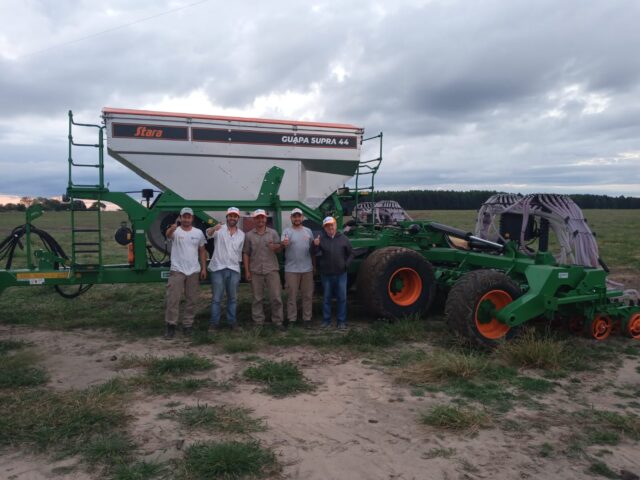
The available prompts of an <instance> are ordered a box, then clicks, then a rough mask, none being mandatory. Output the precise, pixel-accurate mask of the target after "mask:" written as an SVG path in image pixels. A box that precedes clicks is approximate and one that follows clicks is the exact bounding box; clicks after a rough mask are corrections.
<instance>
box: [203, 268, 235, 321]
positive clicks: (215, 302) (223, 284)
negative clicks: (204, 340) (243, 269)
mask: <svg viewBox="0 0 640 480" xmlns="http://www.w3.org/2000/svg"><path fill="white" fill-rule="evenodd" d="M239 283H240V272H236V271H235V270H231V269H229V268H225V269H222V270H217V271H215V272H211V292H212V293H213V297H212V299H211V320H210V322H209V323H210V324H211V325H213V326H217V325H219V324H220V314H221V312H222V309H221V307H220V304H221V303H222V294H223V293H224V292H227V323H228V324H229V325H235V324H236V305H237V303H238V302H237V298H238V284H239Z"/></svg>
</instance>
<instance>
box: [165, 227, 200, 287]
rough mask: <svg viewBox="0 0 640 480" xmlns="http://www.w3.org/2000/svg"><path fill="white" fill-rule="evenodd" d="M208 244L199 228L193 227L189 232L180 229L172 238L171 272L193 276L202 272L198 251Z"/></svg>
mask: <svg viewBox="0 0 640 480" xmlns="http://www.w3.org/2000/svg"><path fill="white" fill-rule="evenodd" d="M205 243H207V242H206V240H205V238H204V233H202V230H200V229H199V228H195V227H191V230H189V231H188V232H187V231H186V230H183V229H182V227H178V228H177V229H176V230H175V232H173V237H172V238H171V270H173V271H174V272H180V273H184V274H185V275H192V274H194V273H198V272H199V271H200V256H199V253H198V250H199V248H200V247H202V246H203V245H204V244H205Z"/></svg>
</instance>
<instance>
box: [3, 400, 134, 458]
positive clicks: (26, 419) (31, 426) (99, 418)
mask: <svg viewBox="0 0 640 480" xmlns="http://www.w3.org/2000/svg"><path fill="white" fill-rule="evenodd" d="M0 411H2V412H3V414H2V416H0V446H3V445H4V446H7V445H16V446H17V445H21V446H25V447H28V448H31V449H34V450H36V451H47V450H56V451H63V452H66V453H68V454H73V453H79V452H80V451H81V450H82V448H83V447H84V446H85V445H86V444H87V442H88V441H89V440H91V439H92V438H94V437H95V436H96V435H108V434H110V433H112V432H114V431H115V430H117V429H119V428H121V427H123V426H124V425H125V424H126V422H127V415H126V412H125V408H124V403H123V397H122V396H119V395H114V394H108V393H103V392H101V391H100V390H99V389H97V388H90V389H87V390H80V391H67V392H60V393H58V392H52V391H48V390H41V389H28V390H18V391H11V392H7V393H0Z"/></svg>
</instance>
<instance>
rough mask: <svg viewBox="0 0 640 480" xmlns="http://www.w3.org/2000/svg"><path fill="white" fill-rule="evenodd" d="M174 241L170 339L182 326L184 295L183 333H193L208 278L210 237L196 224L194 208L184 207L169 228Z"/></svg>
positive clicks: (166, 318)
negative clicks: (194, 319) (194, 224)
mask: <svg viewBox="0 0 640 480" xmlns="http://www.w3.org/2000/svg"><path fill="white" fill-rule="evenodd" d="M166 234H167V238H168V239H169V240H170V241H171V270H170V272H169V280H168V281H167V294H166V305H165V314H164V321H165V323H166V332H165V337H166V338H173V337H174V336H175V333H176V326H177V325H178V318H179V314H180V312H179V308H180V300H181V299H182V295H183V294H184V296H185V299H186V303H185V306H184V315H183V319H182V332H183V333H184V334H185V335H191V333H192V331H193V317H194V315H195V307H196V302H197V301H198V293H199V291H200V280H204V279H205V278H207V251H206V250H205V248H204V245H205V243H206V240H205V238H204V234H203V233H202V230H200V229H199V228H194V227H193V210H191V209H190V208H189V207H185V208H183V209H182V210H180V216H179V217H178V219H177V220H176V222H175V223H174V224H173V225H171V226H170V227H169V228H168V229H167V232H166Z"/></svg>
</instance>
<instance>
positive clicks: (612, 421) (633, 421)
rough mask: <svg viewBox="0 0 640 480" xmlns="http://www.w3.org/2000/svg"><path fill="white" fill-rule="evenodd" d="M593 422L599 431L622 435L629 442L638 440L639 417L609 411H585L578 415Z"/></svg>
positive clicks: (639, 430)
mask: <svg viewBox="0 0 640 480" xmlns="http://www.w3.org/2000/svg"><path fill="white" fill-rule="evenodd" d="M580 416H582V417H585V419H586V421H587V422H589V421H591V422H593V423H594V424H595V426H596V427H597V428H599V429H609V430H612V431H615V432H619V433H622V434H624V435H626V436H627V437H629V438H630V439H631V440H635V441H638V440H640V417H639V416H638V415H635V414H633V413H624V414H622V413H617V412H612V411H609V410H587V411H584V412H583V413H582V415H580Z"/></svg>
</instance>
